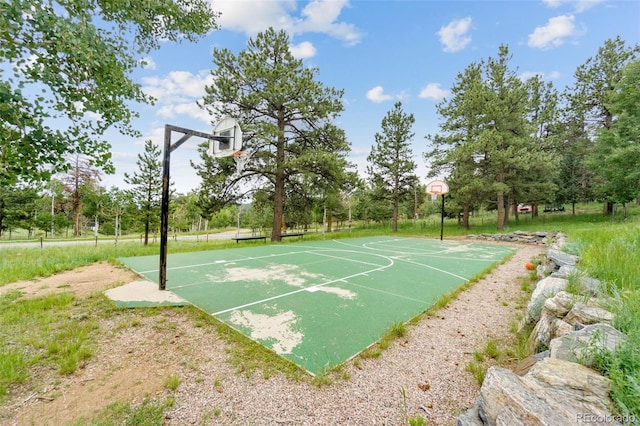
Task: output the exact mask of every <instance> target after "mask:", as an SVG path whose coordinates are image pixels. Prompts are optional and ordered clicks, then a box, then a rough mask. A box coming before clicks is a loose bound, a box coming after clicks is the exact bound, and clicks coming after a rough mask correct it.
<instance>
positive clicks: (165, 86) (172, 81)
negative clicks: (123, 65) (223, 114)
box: [142, 71, 213, 124]
mask: <svg viewBox="0 0 640 426" xmlns="http://www.w3.org/2000/svg"><path fill="white" fill-rule="evenodd" d="M142 82H143V87H142V90H144V92H145V93H147V94H148V95H151V96H153V97H154V98H156V106H157V109H156V111H157V115H158V116H160V117H163V118H174V117H176V116H178V115H186V116H188V117H191V118H194V119H196V120H200V121H203V122H205V123H207V124H209V123H210V121H211V118H210V116H209V113H208V112H207V111H205V110H202V109H200V107H198V105H197V104H196V101H197V100H200V99H202V97H203V96H204V94H205V89H204V88H205V86H209V85H211V84H212V83H213V77H212V76H211V74H210V73H209V72H208V71H202V72H200V73H199V74H192V73H190V72H188V71H172V72H170V73H168V74H166V75H165V76H163V77H145V78H143V79H142Z"/></svg>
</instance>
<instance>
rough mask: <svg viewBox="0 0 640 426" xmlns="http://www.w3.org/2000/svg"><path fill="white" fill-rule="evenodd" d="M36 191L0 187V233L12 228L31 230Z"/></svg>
mask: <svg viewBox="0 0 640 426" xmlns="http://www.w3.org/2000/svg"><path fill="white" fill-rule="evenodd" d="M37 199H38V193H37V191H36V190H35V189H30V188H24V189H23V188H19V187H15V186H14V187H10V186H6V187H5V186H2V187H0V235H1V234H2V233H3V232H4V231H5V230H6V229H9V230H11V229H12V228H23V229H27V230H29V233H31V231H32V230H33V227H34V224H35V223H34V219H35V214H34V213H35V210H36V202H37Z"/></svg>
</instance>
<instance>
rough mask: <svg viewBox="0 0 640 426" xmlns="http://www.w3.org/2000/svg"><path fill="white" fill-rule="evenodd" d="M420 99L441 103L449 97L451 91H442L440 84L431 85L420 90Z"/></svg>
mask: <svg viewBox="0 0 640 426" xmlns="http://www.w3.org/2000/svg"><path fill="white" fill-rule="evenodd" d="M419 96H420V98H422V99H433V100H436V101H439V100H441V99H443V98H446V97H447V96H449V91H448V90H445V89H442V88H441V87H440V83H429V84H427V85H426V86H425V87H424V88H423V89H422V90H420V95H419Z"/></svg>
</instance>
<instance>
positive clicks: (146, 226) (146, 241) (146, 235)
mask: <svg viewBox="0 0 640 426" xmlns="http://www.w3.org/2000/svg"><path fill="white" fill-rule="evenodd" d="M148 244H149V216H147V218H146V219H145V221H144V245H145V246H146V245H148Z"/></svg>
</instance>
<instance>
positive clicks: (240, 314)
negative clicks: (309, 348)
mask: <svg viewBox="0 0 640 426" xmlns="http://www.w3.org/2000/svg"><path fill="white" fill-rule="evenodd" d="M229 321H230V322H231V323H232V324H235V325H238V326H242V327H246V328H248V329H250V330H251V333H250V337H251V338H252V339H255V340H259V341H262V342H273V344H272V345H271V348H272V349H273V350H274V351H275V352H276V353H277V354H280V355H285V354H290V353H291V352H292V351H293V349H294V348H295V347H296V346H298V345H299V344H300V343H302V339H303V338H304V334H302V333H301V332H299V331H296V330H295V325H296V322H297V321H298V318H297V316H296V314H295V313H294V312H293V311H286V312H280V313H277V314H275V315H273V316H269V315H266V314H256V313H253V312H251V311H235V312H233V314H232V315H231V318H229Z"/></svg>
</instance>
